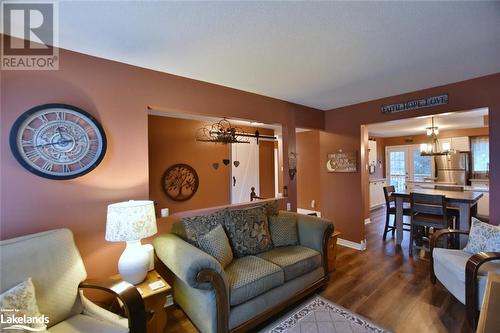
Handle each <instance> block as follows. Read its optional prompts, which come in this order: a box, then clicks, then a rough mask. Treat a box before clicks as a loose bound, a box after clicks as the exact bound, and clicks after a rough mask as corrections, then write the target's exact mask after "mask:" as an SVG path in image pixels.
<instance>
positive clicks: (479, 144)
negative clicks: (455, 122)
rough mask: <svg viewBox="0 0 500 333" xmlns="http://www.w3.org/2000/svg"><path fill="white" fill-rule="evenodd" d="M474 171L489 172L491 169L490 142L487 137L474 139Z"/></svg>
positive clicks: (472, 142) (472, 143)
mask: <svg viewBox="0 0 500 333" xmlns="http://www.w3.org/2000/svg"><path fill="white" fill-rule="evenodd" d="M471 145H472V171H473V172H489V169H490V141H489V138H488V137H487V136H479V137H475V138H472V140H471Z"/></svg>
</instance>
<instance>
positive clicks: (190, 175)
mask: <svg viewBox="0 0 500 333" xmlns="http://www.w3.org/2000/svg"><path fill="white" fill-rule="evenodd" d="M162 184H163V191H164V192H165V194H166V195H167V197H169V198H170V199H172V200H175V201H186V200H189V199H191V198H192V197H193V195H194V194H195V193H196V191H197V190H198V185H199V179H198V174H197V173H196V171H195V170H194V169H193V168H192V167H191V166H189V165H187V164H175V165H172V166H171V167H170V168H168V169H167V171H165V173H164V174H163V180H162Z"/></svg>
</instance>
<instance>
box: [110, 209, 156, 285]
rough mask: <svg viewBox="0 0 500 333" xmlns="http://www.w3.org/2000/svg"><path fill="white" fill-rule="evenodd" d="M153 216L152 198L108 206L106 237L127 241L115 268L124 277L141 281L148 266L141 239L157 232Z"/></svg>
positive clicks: (148, 258)
mask: <svg viewBox="0 0 500 333" xmlns="http://www.w3.org/2000/svg"><path fill="white" fill-rule="evenodd" d="M156 232H157V228H156V217H155V208H154V204H153V201H149V200H141V201H133V200H130V201H125V202H119V203H115V204H112V205H109V206H108V215H107V219H106V240H107V241H109V242H127V247H126V248H125V251H123V253H122V255H121V256H120V260H119V261H118V271H119V272H120V275H121V276H122V278H123V280H125V281H127V282H130V283H132V284H138V283H141V282H142V281H143V280H144V278H145V277H146V274H147V272H148V269H149V265H150V256H149V254H148V252H147V251H146V250H145V248H144V247H143V246H142V245H141V239H143V238H147V237H150V236H153V235H154V234H156Z"/></svg>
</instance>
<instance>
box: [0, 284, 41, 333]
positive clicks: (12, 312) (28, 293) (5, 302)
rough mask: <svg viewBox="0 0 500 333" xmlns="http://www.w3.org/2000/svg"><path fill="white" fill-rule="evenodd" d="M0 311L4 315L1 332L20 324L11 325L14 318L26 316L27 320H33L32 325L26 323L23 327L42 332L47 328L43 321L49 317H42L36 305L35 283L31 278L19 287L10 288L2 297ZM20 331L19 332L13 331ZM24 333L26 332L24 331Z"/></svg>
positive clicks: (0, 325)
mask: <svg viewBox="0 0 500 333" xmlns="http://www.w3.org/2000/svg"><path fill="white" fill-rule="evenodd" d="M0 309H1V314H2V319H3V320H2V323H1V324H0V331H2V332H3V331H4V330H7V331H9V332H10V330H8V327H10V326H12V325H15V324H18V325H19V323H15V324H11V323H10V322H11V321H12V320H13V318H14V317H23V316H24V315H26V318H27V319H28V318H29V319H31V318H33V319H32V320H31V321H33V322H32V323H28V322H27V321H25V322H24V323H22V324H21V325H24V326H28V327H31V328H35V329H38V331H39V332H40V331H42V330H43V329H45V328H46V327H47V326H46V325H45V323H44V322H43V319H45V318H47V317H42V314H41V313H40V310H39V309H38V305H37V304H36V299H35V286H33V282H32V281H31V278H28V280H26V281H23V282H21V283H19V284H18V285H17V286H14V287H12V288H10V289H9V290H7V291H5V292H4V293H2V294H1V295H0ZM14 331H16V332H17V331H19V329H17V330H12V332H14ZM23 332H24V331H23Z"/></svg>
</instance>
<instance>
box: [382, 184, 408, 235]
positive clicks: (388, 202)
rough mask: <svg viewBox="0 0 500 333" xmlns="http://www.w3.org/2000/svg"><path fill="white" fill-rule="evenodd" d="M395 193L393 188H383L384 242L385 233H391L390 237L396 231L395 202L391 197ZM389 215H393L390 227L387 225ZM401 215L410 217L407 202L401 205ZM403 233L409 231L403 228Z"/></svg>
mask: <svg viewBox="0 0 500 333" xmlns="http://www.w3.org/2000/svg"><path fill="white" fill-rule="evenodd" d="M395 191H396V188H395V187H394V186H385V187H384V197H385V208H386V213H385V227H384V236H383V237H382V238H383V240H386V238H387V233H388V232H389V231H392V235H393V236H394V232H395V231H396V202H395V199H394V197H392V193H394V192H395ZM390 215H394V222H393V224H392V225H390V224H389V220H390ZM403 215H406V216H411V209H410V206H409V204H408V203H407V202H405V203H403ZM403 225H406V226H410V224H409V223H403ZM403 230H404V231H410V229H405V228H403Z"/></svg>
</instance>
